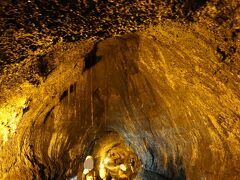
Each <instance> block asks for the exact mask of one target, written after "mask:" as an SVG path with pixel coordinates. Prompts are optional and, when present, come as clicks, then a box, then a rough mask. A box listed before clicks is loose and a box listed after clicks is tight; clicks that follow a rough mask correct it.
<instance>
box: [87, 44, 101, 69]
mask: <svg viewBox="0 0 240 180" xmlns="http://www.w3.org/2000/svg"><path fill="white" fill-rule="evenodd" d="M97 45H98V43H96V44H95V45H94V47H93V49H92V50H91V51H90V52H89V53H88V54H87V55H86V57H85V58H84V69H83V72H85V71H86V70H88V69H90V68H91V67H93V66H94V65H95V64H97V63H98V62H99V61H100V60H101V57H100V56H97Z"/></svg>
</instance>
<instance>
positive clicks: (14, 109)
mask: <svg viewBox="0 0 240 180" xmlns="http://www.w3.org/2000/svg"><path fill="white" fill-rule="evenodd" d="M25 106H26V98H24V97H22V98H14V99H12V100H11V102H9V105H7V106H4V107H0V141H2V143H3V144H4V143H6V142H7V141H8V137H9V136H10V135H11V134H13V133H15V132H16V128H17V124H18V122H19V120H20V119H21V117H22V115H23V109H24V108H26V107H25Z"/></svg>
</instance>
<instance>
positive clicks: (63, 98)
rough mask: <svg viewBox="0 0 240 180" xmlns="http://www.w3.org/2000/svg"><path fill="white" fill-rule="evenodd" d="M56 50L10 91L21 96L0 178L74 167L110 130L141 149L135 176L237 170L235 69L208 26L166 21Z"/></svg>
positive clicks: (234, 175)
mask: <svg viewBox="0 0 240 180" xmlns="http://www.w3.org/2000/svg"><path fill="white" fill-rule="evenodd" d="M209 36H211V35H209ZM53 54H54V55H53V56H51V57H46V58H48V61H53V62H54V63H55V68H54V69H53V70H52V71H51V72H50V73H49V74H48V75H47V76H46V79H44V80H43V81H42V82H41V83H40V84H39V85H38V86H32V85H30V84H27V85H26V84H25V86H24V87H22V88H21V89H20V90H19V91H17V92H14V93H13V96H12V99H14V97H18V96H23V95H24V97H25V103H23V105H19V103H18V102H16V103H15V104H13V105H12V109H13V110H15V111H17V110H18V111H19V113H18V115H16V117H18V118H16V117H15V120H16V121H14V123H15V125H16V130H15V131H14V132H12V133H9V134H8V136H7V138H6V139H7V140H5V141H4V143H2V145H1V155H0V158H1V159H0V160H1V169H0V174H1V176H0V178H8V179H13V178H15V179H20V178H22V177H26V178H37V179H39V178H41V179H44V178H50V179H56V178H67V177H71V176H74V175H76V174H78V173H79V172H78V167H79V165H80V164H81V163H82V162H83V160H84V157H85V156H86V155H87V154H88V153H89V151H90V149H91V146H92V143H94V141H95V140H96V139H98V138H99V137H101V135H102V134H104V133H105V132H107V131H114V132H117V133H119V135H120V136H122V137H123V138H124V140H125V142H126V144H128V145H129V146H130V147H131V148H132V149H133V150H134V151H135V152H136V154H137V155H138V157H139V158H140V160H141V162H142V165H143V167H142V168H143V170H145V173H144V172H142V174H140V175H139V176H138V178H142V179H148V178H150V177H151V176H153V177H152V179H153V178H154V177H158V179H160V177H161V178H163V179H164V178H165V179H213V180H214V179H219V180H220V179H238V176H239V164H240V161H239V160H240V148H239V147H240V144H239V143H240V141H239V127H240V124H239V117H240V116H239V112H240V111H239V109H240V102H239V89H240V88H239V77H238V76H237V75H236V74H233V72H231V71H229V69H228V67H227V66H225V65H223V64H222V63H220V62H218V59H217V54H216V53H215V50H214V45H212V44H211V43H210V42H209V39H208V36H207V35H205V36H204V37H203V36H202V34H201V32H198V33H196V32H194V31H192V30H189V29H188V27H182V26H181V25H180V24H178V23H175V24H174V23H166V24H162V25H159V26H157V27H155V28H149V29H148V30H146V31H143V32H141V33H135V34H129V35H125V36H120V37H115V38H109V39H106V40H104V41H98V42H96V41H93V42H88V41H86V42H81V43H72V44H70V45H69V44H68V45H66V44H64V43H63V44H60V45H58V46H57V47H56V48H55V49H53ZM236 68H238V66H236ZM219 71H221V72H222V73H221V74H219V73H217V72H219ZM226 79H227V81H226ZM25 83H26V82H25ZM19 94H20V95H19ZM9 99H11V98H10V97H9ZM5 109H7V106H5ZM19 109H20V110H19ZM2 112H5V111H2Z"/></svg>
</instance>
